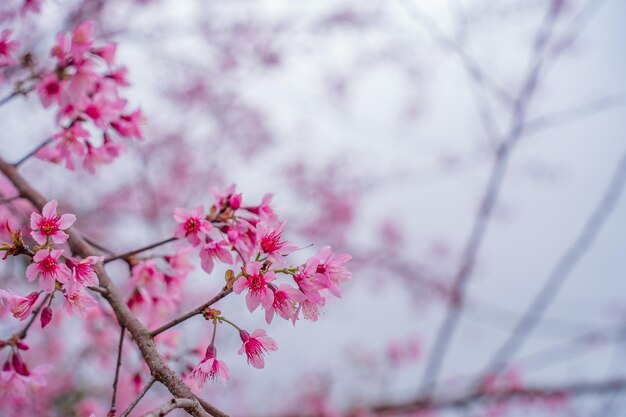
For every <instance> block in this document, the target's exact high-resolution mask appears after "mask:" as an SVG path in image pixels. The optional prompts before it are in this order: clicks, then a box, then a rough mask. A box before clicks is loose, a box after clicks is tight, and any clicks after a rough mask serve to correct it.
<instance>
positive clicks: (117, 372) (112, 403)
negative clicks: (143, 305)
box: [110, 326, 126, 414]
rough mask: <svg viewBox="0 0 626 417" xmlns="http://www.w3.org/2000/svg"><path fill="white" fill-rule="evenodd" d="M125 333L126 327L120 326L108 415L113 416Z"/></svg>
mask: <svg viewBox="0 0 626 417" xmlns="http://www.w3.org/2000/svg"><path fill="white" fill-rule="evenodd" d="M125 333H126V327H124V326H122V330H120V342H119V344H118V346H117V363H116V364H115V377H114V378H113V394H112V395H111V408H110V413H111V414H115V411H116V410H117V407H116V406H115V397H116V395H117V382H118V380H119V377H120V368H121V367H122V348H123V347H124V335H125Z"/></svg>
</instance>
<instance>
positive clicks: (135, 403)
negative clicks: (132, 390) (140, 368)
mask: <svg viewBox="0 0 626 417" xmlns="http://www.w3.org/2000/svg"><path fill="white" fill-rule="evenodd" d="M155 382H156V378H154V377H152V378H150V381H148V383H147V384H146V385H145V386H144V387H143V388H142V389H141V392H140V393H139V395H138V396H137V398H135V399H134V400H133V402H132V403H130V405H129V406H128V408H126V410H124V412H123V413H122V414H121V415H120V417H127V416H128V415H129V414H130V412H131V411H133V409H134V408H135V406H136V405H137V404H139V401H141V399H142V398H143V397H144V396H145V395H146V393H147V392H148V391H149V390H150V388H152V385H154V383H155Z"/></svg>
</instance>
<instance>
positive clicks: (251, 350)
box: [237, 329, 278, 369]
mask: <svg viewBox="0 0 626 417" xmlns="http://www.w3.org/2000/svg"><path fill="white" fill-rule="evenodd" d="M239 337H241V341H242V342H243V345H241V348H240V349H239V351H238V352H237V353H239V354H240V355H243V354H244V353H245V354H246V356H247V358H248V364H250V365H252V366H254V367H255V368H257V369H262V368H263V367H265V359H264V357H263V355H265V353H268V352H269V351H270V350H271V351H276V350H278V344H277V343H276V341H275V340H274V339H272V338H271V337H269V336H267V334H266V333H265V330H261V329H257V330H255V331H254V332H252V334H249V333H248V332H247V331H245V330H240V331H239Z"/></svg>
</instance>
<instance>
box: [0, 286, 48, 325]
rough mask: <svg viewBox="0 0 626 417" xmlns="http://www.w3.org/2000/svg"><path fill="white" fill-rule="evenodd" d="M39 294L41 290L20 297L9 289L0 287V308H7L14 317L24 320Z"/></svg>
mask: <svg viewBox="0 0 626 417" xmlns="http://www.w3.org/2000/svg"><path fill="white" fill-rule="evenodd" d="M39 294H41V291H33V292H32V293H30V294H28V295H27V296H26V297H22V296H20V295H17V294H15V293H14V292H13V291H11V290H3V289H0V310H4V309H8V310H9V311H10V312H11V314H13V317H15V318H16V319H20V320H26V319H27V318H28V317H29V316H30V313H31V312H32V311H33V306H34V305H35V302H37V299H38V298H39Z"/></svg>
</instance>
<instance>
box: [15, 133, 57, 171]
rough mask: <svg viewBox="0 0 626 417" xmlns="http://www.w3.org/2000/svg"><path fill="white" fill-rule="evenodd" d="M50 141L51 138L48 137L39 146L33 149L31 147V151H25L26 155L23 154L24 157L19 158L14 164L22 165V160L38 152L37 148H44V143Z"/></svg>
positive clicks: (24, 160)
mask: <svg viewBox="0 0 626 417" xmlns="http://www.w3.org/2000/svg"><path fill="white" fill-rule="evenodd" d="M50 142H52V138H48V139H46V140H44V141H43V142H42V143H41V144H40V145H39V146H37V147H36V148H35V149H33V150H32V151H30V152H29V153H27V154H26V155H24V157H22V159H20V160H19V161H17V162H16V163H15V164H14V166H15V167H16V168H17V167H19V166H20V165H22V164H23V163H24V162H26V161H28V160H29V159H30V158H31V157H32V156H34V155H35V154H36V153H37V152H39V150H41V149H42V148H44V147H45V146H46V145H48V144H49V143H50Z"/></svg>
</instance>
